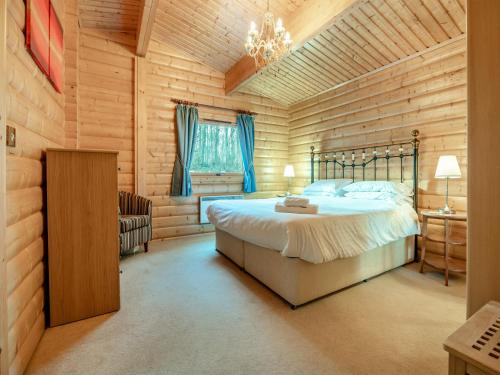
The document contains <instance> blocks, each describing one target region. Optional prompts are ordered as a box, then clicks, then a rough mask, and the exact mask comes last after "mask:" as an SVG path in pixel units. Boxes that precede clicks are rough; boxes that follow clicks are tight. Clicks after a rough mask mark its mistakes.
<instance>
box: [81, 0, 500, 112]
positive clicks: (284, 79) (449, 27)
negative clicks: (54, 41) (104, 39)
mask: <svg viewBox="0 0 500 375" xmlns="http://www.w3.org/2000/svg"><path fill="white" fill-rule="evenodd" d="M324 1H330V0H324ZM332 1H333V0H332ZM335 1H340V0H335ZM499 1H500V0H499ZM149 2H150V3H154V4H155V6H154V7H153V8H154V9H155V12H154V13H155V14H154V15H153V18H152V19H153V20H154V22H153V21H152V25H149V26H150V27H151V28H152V32H151V34H152V38H153V39H156V40H158V41H160V42H164V43H167V44H170V45H173V46H175V47H177V48H179V49H181V50H182V51H184V52H186V53H188V54H189V55H191V56H193V57H194V58H195V59H197V60H199V61H200V62H203V63H205V64H206V65H208V66H210V67H212V68H215V69H217V70H218V71H220V72H227V71H228V70H230V68H231V67H233V66H235V64H236V63H237V62H239V61H240V60H241V58H242V57H243V56H245V51H244V42H245V38H246V35H247V30H248V27H249V24H250V22H251V21H256V22H257V24H258V25H259V24H260V22H261V19H262V15H263V13H264V12H265V11H266V8H267V0H156V1H152V0H149ZM343 2H344V3H348V4H350V3H352V2H348V1H347V0H343ZM465 2H466V0H358V1H356V2H355V3H354V4H353V5H351V6H349V7H347V9H345V10H344V11H343V12H342V13H340V14H339V15H338V16H337V17H335V18H333V19H332V20H331V22H328V23H327V25H328V26H327V27H324V28H322V29H320V31H318V33H316V32H315V33H314V35H315V36H314V37H312V39H310V37H308V38H307V41H305V40H304V42H305V43H304V42H301V43H300V46H299V47H298V48H297V49H295V50H294V51H293V53H292V54H290V55H288V56H287V57H285V58H283V59H282V60H281V61H279V62H278V63H276V64H274V65H272V66H270V67H267V68H265V69H263V70H261V71H260V72H258V74H255V75H253V76H251V78H250V79H248V80H247V81H246V82H245V83H244V84H241V86H239V87H238V88H237V91H239V92H249V93H252V94H259V95H263V96H266V97H269V98H272V99H274V100H276V101H278V102H280V103H282V104H285V105H290V104H293V103H296V102H298V101H301V100H305V99H307V98H310V97H312V96H314V95H316V94H318V93H320V92H323V91H325V90H328V89H331V88H332V87H336V86H338V85H341V84H343V83H345V82H348V81H350V80H352V79H354V78H356V77H359V76H361V75H364V74H366V73H369V72H371V71H374V70H376V69H379V68H381V67H383V66H385V65H388V64H391V63H394V62H396V61H398V60H401V59H404V58H406V57H408V56H412V55H415V54H417V53H419V52H421V51H423V50H425V49H427V48H428V47H432V46H435V45H437V44H439V43H442V42H445V41H447V40H449V39H452V38H455V37H458V36H460V35H461V34H463V33H465V24H466V18H465V9H466V7H465ZM147 3H148V0H106V1H104V0H79V4H80V5H79V8H80V15H79V20H80V26H81V27H90V28H100V29H108V30H116V31H133V32H135V31H136V30H137V25H138V22H139V17H140V15H141V14H142V13H141V10H142V9H143V8H144V6H145V4H146V5H147ZM156 4H157V5H156ZM309 4H316V6H317V4H322V3H321V2H319V3H318V1H317V0H270V9H271V11H272V12H273V13H274V14H275V16H276V17H278V16H279V17H281V18H283V20H284V22H285V27H287V26H288V25H290V24H292V23H294V21H296V20H297V19H298V16H299V14H302V13H303V12H304V7H307V8H308V9H310V10H312V11H313V13H312V15H313V16H314V15H315V13H314V12H321V10H318V9H321V8H320V7H318V8H317V9H316V8H314V7H313V6H312V5H309ZM150 6H151V5H150ZM301 6H304V7H303V8H302V9H300V7H301ZM322 14H323V13H322ZM319 16H320V15H318V18H321V17H319ZM323 18H324V17H323ZM323 22H324V20H323ZM320 23H321V22H319V21H318V24H320ZM308 24H311V23H310V22H308ZM318 27H319V26H318ZM300 30H302V29H300ZM146 34H147V33H146ZM293 37H294V36H293V35H292V38H293ZM145 45H146V47H147V43H145ZM252 74H253V73H252Z"/></svg>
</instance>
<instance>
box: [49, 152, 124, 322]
mask: <svg viewBox="0 0 500 375" xmlns="http://www.w3.org/2000/svg"><path fill="white" fill-rule="evenodd" d="M117 156H118V153H117V152H108V151H92V150H68V149H48V150H47V221H48V222H47V225H48V273H49V300H50V306H49V310H50V325H51V326H57V325H60V324H64V323H69V322H73V321H76V320H80V319H85V318H89V317H92V316H96V315H100V314H104V313H108V312H112V311H116V310H119V308H120V284H119V283H120V281H119V227H118V165H117Z"/></svg>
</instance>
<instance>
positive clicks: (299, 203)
mask: <svg viewBox="0 0 500 375" xmlns="http://www.w3.org/2000/svg"><path fill="white" fill-rule="evenodd" d="M283 203H284V204H285V206H287V207H307V205H308V204H309V199H308V198H300V197H286V198H285V201H284V202H283Z"/></svg>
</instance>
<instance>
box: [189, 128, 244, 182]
mask: <svg viewBox="0 0 500 375" xmlns="http://www.w3.org/2000/svg"><path fill="white" fill-rule="evenodd" d="M198 125H199V126H204V125H212V126H227V127H234V128H237V125H236V123H234V122H229V121H220V120H209V119H200V120H199V121H198ZM189 173H190V174H191V176H197V177H203V176H206V177H224V176H243V175H244V167H243V157H242V159H241V172H202V171H192V170H190V171H189Z"/></svg>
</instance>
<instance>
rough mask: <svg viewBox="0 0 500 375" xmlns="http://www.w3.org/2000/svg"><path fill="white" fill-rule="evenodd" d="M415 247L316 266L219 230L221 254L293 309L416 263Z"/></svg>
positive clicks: (409, 242) (410, 241)
mask: <svg viewBox="0 0 500 375" xmlns="http://www.w3.org/2000/svg"><path fill="white" fill-rule="evenodd" d="M414 244H415V242H414V236H409V237H406V238H404V239H401V240H398V241H395V242H392V243H390V244H387V245H384V246H381V247H378V248H376V249H373V250H370V251H368V252H366V253H363V254H361V255H359V256H357V257H352V258H344V259H337V260H335V261H332V262H328V263H322V264H313V263H309V262H306V261H304V260H302V259H299V258H288V257H284V256H282V255H281V254H280V253H279V252H278V251H276V250H271V249H267V248H264V247H261V246H257V245H254V244H252V243H249V242H246V241H243V240H241V239H239V238H236V237H234V236H232V235H230V234H229V233H227V232H224V231H222V230H220V229H216V245H217V251H219V252H220V253H222V254H224V255H225V256H226V257H228V258H229V259H230V260H232V261H233V262H234V263H235V264H236V265H238V266H239V267H240V269H242V270H245V271H246V272H248V273H249V274H250V275H252V276H253V277H255V278H256V279H257V280H259V281H260V282H262V283H263V284H264V285H266V286H267V287H268V288H269V289H271V290H272V291H274V292H275V293H277V294H278V295H279V296H281V297H282V298H283V299H285V300H286V301H287V302H288V303H289V304H290V305H291V306H292V309H295V308H296V307H298V306H301V305H304V304H306V303H308V302H311V301H314V300H316V299H318V298H321V297H324V296H327V295H329V294H332V293H334V292H336V291H339V290H341V289H345V288H347V287H349V286H352V285H354V284H358V283H360V282H362V281H366V280H368V279H370V278H372V277H374V276H377V275H380V274H381V273H384V272H386V271H389V270H392V269H394V268H397V267H399V266H402V265H404V264H406V263H410V262H412V261H413V255H414Z"/></svg>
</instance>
